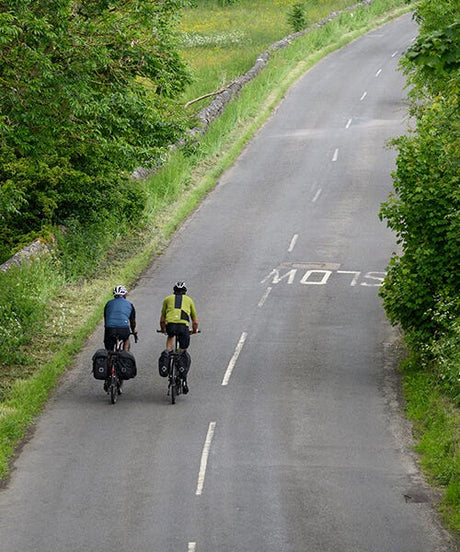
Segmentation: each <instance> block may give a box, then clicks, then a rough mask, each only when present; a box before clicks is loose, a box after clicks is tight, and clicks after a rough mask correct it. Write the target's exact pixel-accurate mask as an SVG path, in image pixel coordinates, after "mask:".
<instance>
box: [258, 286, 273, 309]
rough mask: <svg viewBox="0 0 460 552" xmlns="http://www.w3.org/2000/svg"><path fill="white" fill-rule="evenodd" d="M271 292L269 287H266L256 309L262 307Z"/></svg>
mask: <svg viewBox="0 0 460 552" xmlns="http://www.w3.org/2000/svg"><path fill="white" fill-rule="evenodd" d="M271 290H272V288H271V287H268V288H267V289H266V290H265V293H264V294H263V295H262V299H261V300H260V301H259V303H258V305H257V306H258V307H263V304H264V303H265V301H266V300H267V297H268V296H269V295H270V291H271Z"/></svg>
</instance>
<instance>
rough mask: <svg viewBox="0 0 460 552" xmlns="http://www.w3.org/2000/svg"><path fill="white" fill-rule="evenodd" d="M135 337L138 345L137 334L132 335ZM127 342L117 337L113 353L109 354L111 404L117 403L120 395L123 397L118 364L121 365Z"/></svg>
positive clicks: (109, 352)
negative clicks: (120, 355)
mask: <svg viewBox="0 0 460 552" xmlns="http://www.w3.org/2000/svg"><path fill="white" fill-rule="evenodd" d="M130 335H134V341H135V342H136V343H137V334H133V333H131V334H130ZM124 345H125V340H124V339H123V338H121V337H120V336H118V335H117V336H116V342H115V344H114V346H113V350H112V351H107V352H108V359H107V363H108V368H109V377H108V382H107V393H108V394H109V396H110V402H111V403H112V404H115V403H116V402H117V397H118V395H121V386H122V385H123V380H122V379H120V376H119V375H118V363H119V354H120V352H121V351H123V350H124Z"/></svg>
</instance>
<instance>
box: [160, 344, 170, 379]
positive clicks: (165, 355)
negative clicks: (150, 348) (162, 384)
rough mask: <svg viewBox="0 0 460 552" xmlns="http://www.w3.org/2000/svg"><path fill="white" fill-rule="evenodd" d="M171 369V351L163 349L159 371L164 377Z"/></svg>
mask: <svg viewBox="0 0 460 552" xmlns="http://www.w3.org/2000/svg"><path fill="white" fill-rule="evenodd" d="M168 370H169V351H163V352H162V353H161V355H160V358H159V359H158V372H159V373H160V376H161V377H162V378H165V377H166V376H167V375H168Z"/></svg>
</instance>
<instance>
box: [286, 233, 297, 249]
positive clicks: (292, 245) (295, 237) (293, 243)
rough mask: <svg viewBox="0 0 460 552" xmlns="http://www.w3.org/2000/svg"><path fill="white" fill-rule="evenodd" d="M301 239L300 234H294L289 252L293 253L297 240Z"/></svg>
mask: <svg viewBox="0 0 460 552" xmlns="http://www.w3.org/2000/svg"><path fill="white" fill-rule="evenodd" d="M298 238H299V234H294V235H293V236H292V240H291V243H290V245H289V249H288V252H289V253H291V251H292V250H293V249H294V247H295V244H296V241H297V239H298Z"/></svg>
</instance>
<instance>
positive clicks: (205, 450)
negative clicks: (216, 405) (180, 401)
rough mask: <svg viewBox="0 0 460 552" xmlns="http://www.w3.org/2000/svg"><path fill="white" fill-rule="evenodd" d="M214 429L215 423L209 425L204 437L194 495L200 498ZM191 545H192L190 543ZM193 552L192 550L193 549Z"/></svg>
mask: <svg viewBox="0 0 460 552" xmlns="http://www.w3.org/2000/svg"><path fill="white" fill-rule="evenodd" d="M215 429H216V422H211V423H210V424H209V428H208V433H207V435H206V441H205V443H204V447H203V452H202V454H201V463H200V473H199V474H198V483H197V486H196V492H195V494H196V495H197V496H200V495H201V493H202V492H203V487H204V478H205V477H206V468H207V465H208V456H209V450H210V449H211V443H212V438H213V437H214V430H215ZM190 544H193V543H190ZM193 550H194V549H193Z"/></svg>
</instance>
